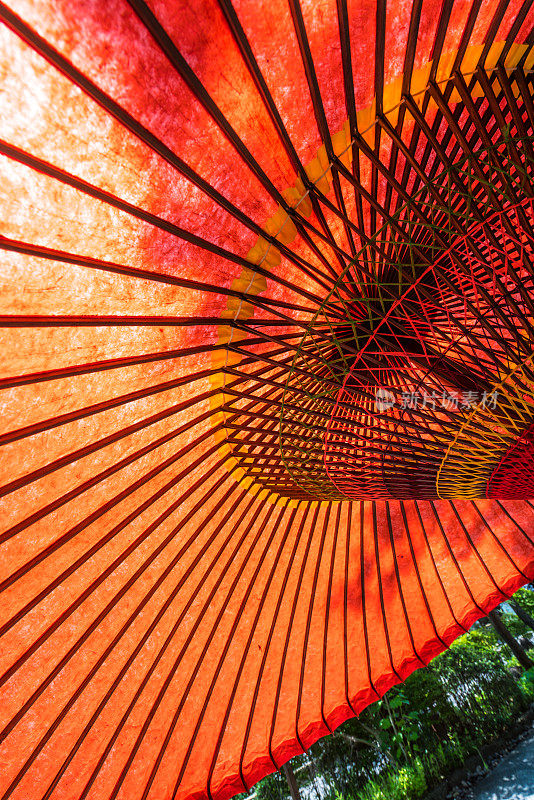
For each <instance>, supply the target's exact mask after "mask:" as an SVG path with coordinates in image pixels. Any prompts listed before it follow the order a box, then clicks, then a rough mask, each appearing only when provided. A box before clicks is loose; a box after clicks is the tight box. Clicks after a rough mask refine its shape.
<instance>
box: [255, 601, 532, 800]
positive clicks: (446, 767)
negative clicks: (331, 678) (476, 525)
mask: <svg viewBox="0 0 534 800" xmlns="http://www.w3.org/2000/svg"><path fill="white" fill-rule="evenodd" d="M514 599H515V600H517V601H518V602H519V603H520V604H521V606H522V607H523V608H524V609H525V611H527V612H528V613H529V614H530V615H531V616H532V617H534V591H532V590H531V589H530V588H528V589H521V590H520V591H519V592H518V593H517V595H516V597H515V598H514ZM501 611H502V618H503V621H504V622H505V624H506V625H507V626H508V627H509V629H510V630H511V632H512V633H513V634H514V635H515V636H516V637H527V638H528V637H529V636H532V638H533V639H534V632H533V631H532V630H530V629H529V628H528V627H526V626H525V624H524V623H523V622H522V621H521V620H519V618H518V617H517V616H516V615H515V614H514V613H513V611H512V607H511V606H509V605H504V607H503V608H502V609H501ZM525 641H526V639H525ZM530 656H531V658H533V659H534V652H530ZM533 701H534V668H533V669H531V670H529V671H528V672H525V673H522V671H521V669H520V668H519V665H518V663H517V661H516V660H515V658H514V657H513V656H512V654H511V653H510V651H509V650H508V648H507V647H506V646H505V645H504V644H503V643H502V641H501V640H500V639H499V637H498V636H497V634H496V632H495V630H494V628H493V626H492V625H491V624H490V623H489V622H488V620H486V621H484V620H482V621H480V622H478V623H475V625H474V626H473V628H472V629H471V630H470V631H469V632H468V633H467V634H465V635H463V636H461V637H460V638H459V639H457V640H456V641H455V642H453V644H452V645H451V647H450V648H449V649H448V650H446V651H445V652H443V653H441V654H440V655H439V656H437V657H436V658H435V659H434V660H433V661H432V663H431V664H429V665H428V666H427V667H426V668H424V669H420V670H417V671H416V672H414V673H412V674H411V675H410V676H409V678H408V679H407V680H406V681H405V682H404V683H403V684H402V685H399V686H395V687H393V688H392V689H390V691H389V692H388V693H387V695H385V696H384V697H383V698H382V699H381V700H378V701H377V702H376V703H373V704H372V705H371V706H368V707H367V708H366V709H365V710H364V711H363V712H362V713H361V714H360V716H359V717H356V718H354V719H350V720H347V722H345V723H344V724H343V725H342V726H341V727H340V728H339V729H338V730H337V731H335V732H334V733H333V734H332V735H331V736H328V737H326V738H325V739H322V740H320V741H319V742H317V743H316V744H315V745H313V747H312V748H311V749H310V751H309V753H307V754H306V755H304V756H301V757H297V758H295V759H293V762H292V763H293V766H294V770H295V771H296V773H297V778H298V782H299V784H300V786H301V787H302V788H303V797H305V798H307V799H308V798H309V800H416V799H417V798H420V797H423V796H424V795H425V793H426V792H428V791H429V790H430V789H432V788H433V787H434V786H436V785H437V784H439V783H440V782H441V781H442V780H443V779H444V778H445V777H446V776H447V775H449V774H450V773H451V772H453V771H454V770H455V769H458V768H460V767H462V766H463V765H464V763H465V761H466V759H467V758H468V757H470V756H476V757H477V758H478V759H480V763H481V764H482V765H483V763H484V762H483V759H482V756H481V752H480V751H481V748H482V747H483V746H484V745H486V744H488V743H489V742H491V741H494V740H497V739H498V738H499V737H500V736H501V735H502V734H503V733H504V732H505V731H506V730H507V729H510V728H512V727H513V726H514V724H515V722H516V720H517V718H518V716H519V715H520V714H521V713H522V712H523V711H524V710H525V709H526V708H528V706H529V705H530V704H531V703H532V702H533ZM256 790H257V798H258V800H285V798H287V797H288V792H287V785H286V784H285V781H284V779H283V777H282V776H281V775H279V774H278V775H277V776H276V775H273V776H270V777H269V778H266V779H265V780H264V781H262V782H261V783H260V784H258V786H257V787H256Z"/></svg>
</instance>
